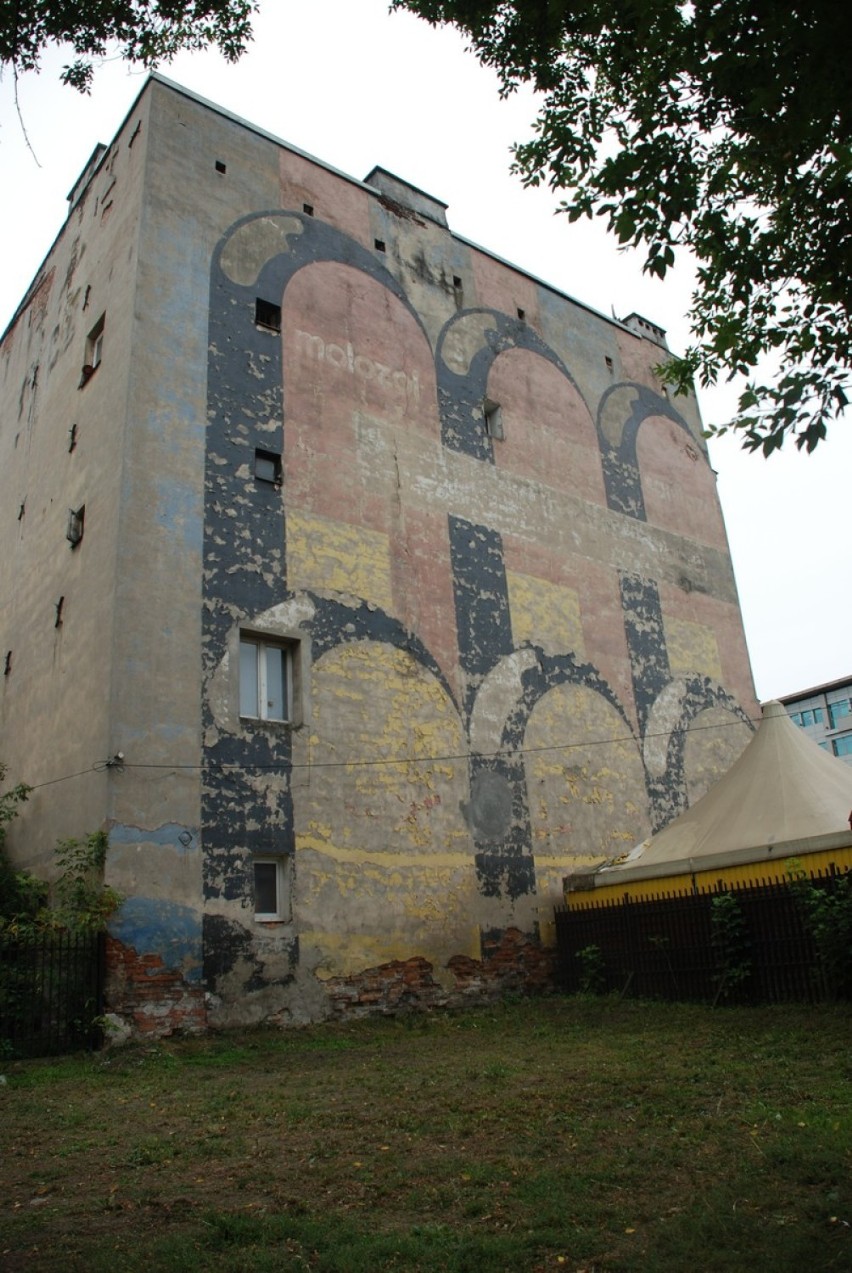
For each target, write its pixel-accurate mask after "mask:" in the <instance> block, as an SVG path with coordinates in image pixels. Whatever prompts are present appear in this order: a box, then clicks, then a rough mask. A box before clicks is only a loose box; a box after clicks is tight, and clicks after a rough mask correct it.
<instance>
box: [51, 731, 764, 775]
mask: <svg viewBox="0 0 852 1273" xmlns="http://www.w3.org/2000/svg"><path fill="white" fill-rule="evenodd" d="M748 719H749V720H751V722H752V724H754V723H755V719H754V718H752V717H749V718H748ZM743 723H744V722H743V719H742V718H739V719H737V720H735V721H726V722H724V723H719V724H714V725H696V726H694V727H693V728H692V729H685V730H684V729H677V730H660V731H659V732H657V733H652V734H645V736H644V738H643V739H642V742H643V743H644V742H647V741H648V739H651V738H670V737H672V736H674V735H676V734H688V733H692V734H697V733H700V732H702V731H703V730H710V729H731V728H734V727H735V726H740V725H742V724H743ZM636 742H637V739H636V738H635V737H634V736H633V734H616V735H614V736H613V737H611V738H591V739H585V740H583V741H582V742H572V743H549V744H548V745H547V746H544V747H516V748H501V749H499V750H497V751H492V752H470V751H467V752H448V753H446V754H443V755H436V756H405V757H402V758H401V759H394V760H390V759H388V758H386V757H381V758H378V759H376V760H319V761H310V760H309V761H300V762H296V763H293V762H287V763H286V764H285V763H283V762H281V761H277V762H273V763H271V764H245V763H238V762H234V763H233V764H228V763H220V762H216V761H212V762H211V761H207V762H206V763H202V764H192V765H188V764H159V763H154V762H150V763H146V762H142V763H134V762H132V761H127V760H124V759H122V761H121V762H120V763H116V761H114V760H109V761H99V762H97V763H96V764H94V765H90V766H89V768H88V769H80V770H78V771H77V772H76V773H72V774H65V775H63V777H61V778H50V779H48V780H47V781H46V782H36V783H33V784H32V785H31V786H30V791H39V790H40V789H41V788H42V787H52V786H54V785H55V784H56V783H59V782H68V781H69V780H70V779H72V778H80V777H83V776H85V775H86V774H90V773H103V772H105V771H106V770H109V769H112V770H115V771H116V772H117V773H122V772H124V770H126V769H156V770H166V769H168V770H173V771H174V770H179V771H181V772H194V771H198V770H201V769H211V770H215V771H217V772H230V771H238V772H242V773H266V772H273V771H276V770H281V769H287V770H305V769H366V768H378V767H382V766H388V765H437V764H442V763H445V762H447V761H451V760H455V761H458V760H464V761H467V760H470V758H471V757H472V756H477V757H478V758H481V759H483V760H498V759H501V758H505V759H507V760H514V759H517V758H518V757H521V756H534V755H541V754H543V753H545V752H554V751H578V750H579V749H580V748H582V747H607V746H611V745H614V744H617V743H634V744H635V743H636ZM28 785H29V784H28Z"/></svg>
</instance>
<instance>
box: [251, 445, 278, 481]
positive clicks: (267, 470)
mask: <svg viewBox="0 0 852 1273" xmlns="http://www.w3.org/2000/svg"><path fill="white" fill-rule="evenodd" d="M254 475H255V477H256V478H257V480H258V481H259V482H271V483H272V484H273V486H280V485H281V477H282V469H281V456H280V455H279V454H278V453H277V452H276V451H261V450H260V449H258V450H256V451H255V453H254Z"/></svg>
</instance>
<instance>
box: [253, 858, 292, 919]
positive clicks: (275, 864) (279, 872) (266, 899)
mask: <svg viewBox="0 0 852 1273" xmlns="http://www.w3.org/2000/svg"><path fill="white" fill-rule="evenodd" d="M252 870H253V876H254V879H253V888H254V917H255V919H258V920H266V921H278V922H281V921H282V920H289V918H290V889H289V859H285V858H281V857H256V858H254V859H253V862H252Z"/></svg>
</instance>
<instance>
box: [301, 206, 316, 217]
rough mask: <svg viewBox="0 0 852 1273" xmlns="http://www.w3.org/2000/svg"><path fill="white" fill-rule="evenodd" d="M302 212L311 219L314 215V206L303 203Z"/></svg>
mask: <svg viewBox="0 0 852 1273" xmlns="http://www.w3.org/2000/svg"><path fill="white" fill-rule="evenodd" d="M302 211H303V212H304V214H305V216H306V217H312V216H313V215H314V205H313V204H312V203H303V204H302Z"/></svg>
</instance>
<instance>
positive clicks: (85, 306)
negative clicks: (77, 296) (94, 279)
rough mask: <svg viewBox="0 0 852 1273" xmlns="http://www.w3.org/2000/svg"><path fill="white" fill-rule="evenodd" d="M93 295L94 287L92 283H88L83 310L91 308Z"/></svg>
mask: <svg viewBox="0 0 852 1273" xmlns="http://www.w3.org/2000/svg"><path fill="white" fill-rule="evenodd" d="M91 294H92V286H91V284H90V283H87V284H86V292H85V295H84V296H83V309H88V308H89V297H90V296H91Z"/></svg>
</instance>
